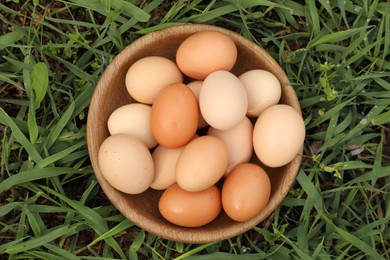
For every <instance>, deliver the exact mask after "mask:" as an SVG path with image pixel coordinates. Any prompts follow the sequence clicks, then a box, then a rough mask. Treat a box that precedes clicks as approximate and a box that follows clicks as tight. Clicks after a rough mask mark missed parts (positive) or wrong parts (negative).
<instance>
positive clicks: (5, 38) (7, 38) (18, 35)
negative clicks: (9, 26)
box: [0, 30, 25, 51]
mask: <svg viewBox="0 0 390 260" xmlns="http://www.w3.org/2000/svg"><path fill="white" fill-rule="evenodd" d="M24 35H25V34H24V33H23V32H22V31H19V30H16V31H13V32H10V33H6V34H4V35H2V36H0V51H1V50H2V49H4V48H6V47H8V46H9V45H11V44H14V43H15V42H17V41H19V40H20V39H22V38H23V36H24Z"/></svg>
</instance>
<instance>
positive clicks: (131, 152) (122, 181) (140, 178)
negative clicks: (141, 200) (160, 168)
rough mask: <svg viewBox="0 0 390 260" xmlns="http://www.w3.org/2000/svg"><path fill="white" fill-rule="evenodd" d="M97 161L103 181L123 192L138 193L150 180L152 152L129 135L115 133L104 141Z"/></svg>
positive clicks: (147, 186)
mask: <svg viewBox="0 0 390 260" xmlns="http://www.w3.org/2000/svg"><path fill="white" fill-rule="evenodd" d="M98 163H99V168H100V170H101V172H102V174H103V176H104V178H105V179H106V180H107V182H109V183H110V184H111V185H112V186H113V187H114V188H116V189H117V190H120V191H122V192H124V193H128V194H138V193H142V192H144V191H145V190H147V189H148V188H149V185H150V184H151V183H152V181H153V177H154V166H153V159H152V155H151V154H150V151H149V150H148V148H147V147H146V145H145V144H144V143H143V142H141V141H140V140H139V139H137V138H136V137H134V136H132V135H128V134H115V135H111V136H109V137H108V138H107V139H106V140H104V142H103V143H102V144H101V146H100V149H99V154H98Z"/></svg>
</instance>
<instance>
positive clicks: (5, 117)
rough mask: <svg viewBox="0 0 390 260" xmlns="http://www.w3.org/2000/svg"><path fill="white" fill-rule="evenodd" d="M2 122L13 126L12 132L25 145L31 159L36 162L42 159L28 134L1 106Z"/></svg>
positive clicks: (0, 115)
mask: <svg viewBox="0 0 390 260" xmlns="http://www.w3.org/2000/svg"><path fill="white" fill-rule="evenodd" d="M0 124H4V125H6V126H8V127H10V128H11V131H12V134H13V136H14V137H15V139H16V140H17V141H18V142H19V143H20V144H21V145H22V146H23V148H24V149H25V150H26V152H27V153H28V155H30V156H31V159H32V160H33V161H35V162H36V163H37V162H39V161H41V160H42V157H41V155H40V154H39V153H38V151H37V150H36V149H35V147H34V146H33V145H32V144H31V143H30V141H29V140H28V139H27V138H26V136H25V135H24V134H23V133H22V131H20V129H19V127H18V126H17V125H16V123H15V122H14V121H13V120H12V119H11V118H10V117H9V116H8V114H7V113H6V112H5V111H4V110H3V108H1V107H0Z"/></svg>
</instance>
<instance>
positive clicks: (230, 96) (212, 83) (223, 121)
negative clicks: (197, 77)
mask: <svg viewBox="0 0 390 260" xmlns="http://www.w3.org/2000/svg"><path fill="white" fill-rule="evenodd" d="M199 107H200V111H201V113H202V115H203V117H204V119H205V120H206V122H207V123H208V124H209V125H210V126H212V127H214V128H216V129H220V130H228V129H231V128H233V127H235V126H236V125H238V124H239V123H240V122H241V120H243V119H244V117H245V115H246V112H247V110H248V98H247V95H246V92H245V88H244V86H243V85H242V83H241V81H240V80H239V79H238V78H237V77H236V76H235V75H234V74H232V73H230V72H228V71H223V70H219V71H216V72H213V73H211V74H210V75H209V76H207V78H206V79H205V80H204V81H203V84H202V88H201V90H200V93H199Z"/></svg>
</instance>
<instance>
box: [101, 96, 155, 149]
mask: <svg viewBox="0 0 390 260" xmlns="http://www.w3.org/2000/svg"><path fill="white" fill-rule="evenodd" d="M151 110H152V107H150V106H148V105H145V104H140V103H133V104H127V105H124V106H121V107H119V108H117V109H116V110H114V112H112V114H111V115H110V117H109V118H108V122H107V125H108V131H109V132H110V134H111V135H114V134H132V135H134V136H136V137H137V138H139V139H140V140H141V141H142V142H143V143H144V144H145V145H146V146H147V147H148V148H149V149H150V148H153V147H155V146H156V145H157V141H156V140H155V139H154V137H153V134H152V131H151V128H150V111H151Z"/></svg>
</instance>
